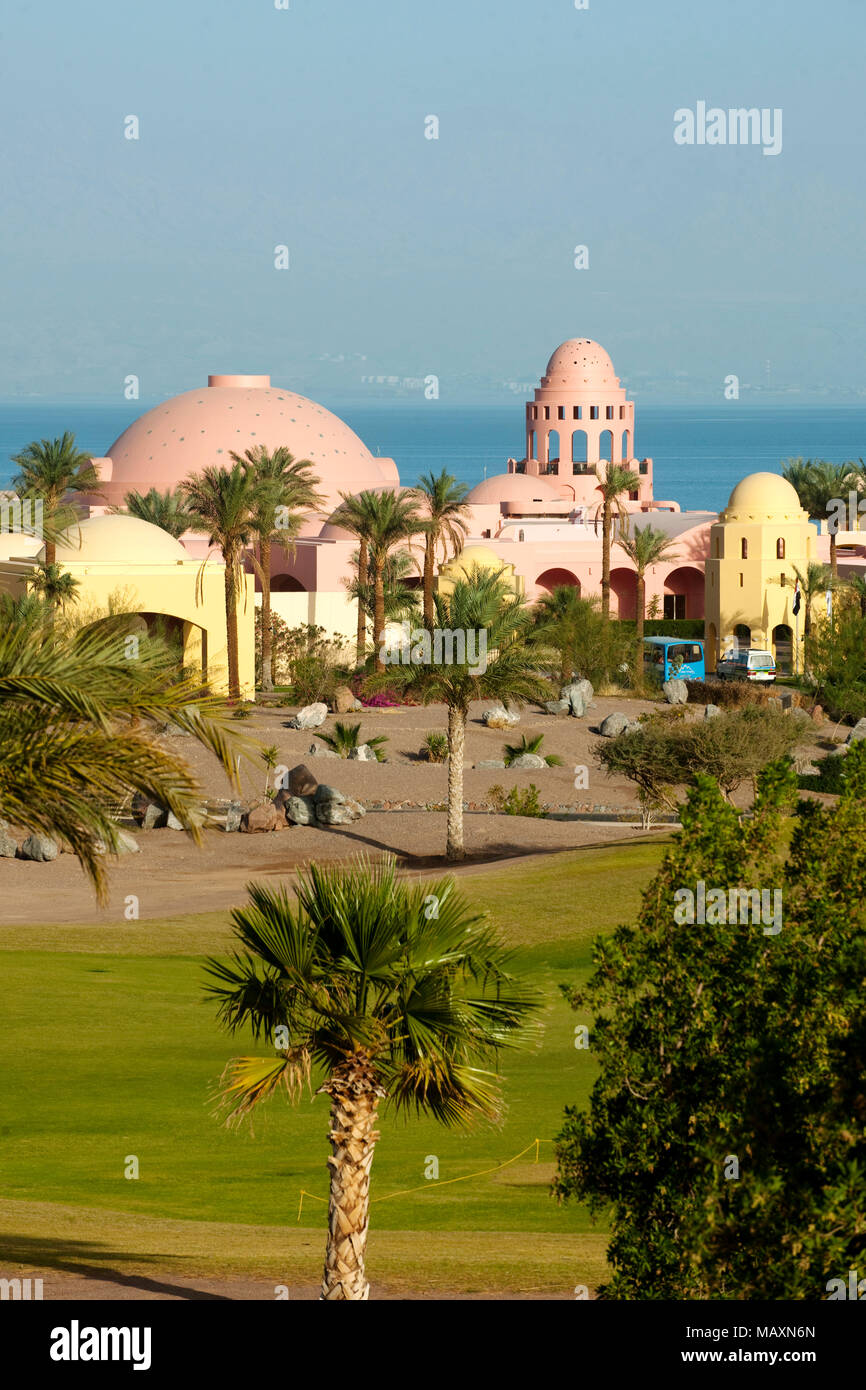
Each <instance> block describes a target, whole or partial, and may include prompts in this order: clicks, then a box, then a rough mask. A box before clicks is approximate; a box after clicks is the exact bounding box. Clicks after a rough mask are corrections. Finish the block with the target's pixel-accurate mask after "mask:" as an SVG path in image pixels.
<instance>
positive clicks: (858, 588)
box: [843, 574, 866, 618]
mask: <svg viewBox="0 0 866 1390" xmlns="http://www.w3.org/2000/svg"><path fill="white" fill-rule="evenodd" d="M843 582H844V585H845V588H846V589H847V590H848V592H849V593H850V594H851V595H852V597H853V598H854V599H855V600H856V602H857V604H858V605H859V608H860V617H861V618H866V576H864V575H862V574H847V575H846V576H845V579H844V581H843Z"/></svg>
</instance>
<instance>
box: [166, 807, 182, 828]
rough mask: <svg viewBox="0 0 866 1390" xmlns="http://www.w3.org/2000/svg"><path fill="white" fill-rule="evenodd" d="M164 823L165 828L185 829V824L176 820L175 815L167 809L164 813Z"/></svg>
mask: <svg viewBox="0 0 866 1390" xmlns="http://www.w3.org/2000/svg"><path fill="white" fill-rule="evenodd" d="M165 824H166V827H167V829H169V830H185V829H186V826H184V825H182V824H181V822H180V821H179V820H178V818H177V816H175V815H173V814H172V812H171V811H168V812H167V814H166V819H165Z"/></svg>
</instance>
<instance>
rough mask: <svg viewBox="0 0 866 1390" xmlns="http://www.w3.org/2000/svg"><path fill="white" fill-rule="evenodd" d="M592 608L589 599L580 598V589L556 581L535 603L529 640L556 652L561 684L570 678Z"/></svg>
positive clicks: (592, 603) (591, 600)
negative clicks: (533, 625) (532, 628)
mask: <svg viewBox="0 0 866 1390" xmlns="http://www.w3.org/2000/svg"><path fill="white" fill-rule="evenodd" d="M595 602H597V600H595ZM593 609H594V601H593V599H591V598H581V595H580V589H579V588H578V587H577V586H576V585H574V584H558V585H557V587H556V588H555V589H552V590H551V592H550V593H549V594H542V596H541V598H540V599H539V600H538V602H537V603H536V605H535V610H534V612H535V631H534V633H533V638H532V640H533V642H538V643H539V644H541V645H542V646H550V647H552V648H553V649H554V651H555V652H556V653H557V655H558V657H559V679H560V683H561V684H562V685H566V684H567V683H568V681H570V680H571V677H572V674H573V671H574V665H575V662H576V661H577V659H578V645H579V642H580V638H581V635H582V634H583V632H584V630H585V627H586V620H587V615H588V613H589V612H590V610H593Z"/></svg>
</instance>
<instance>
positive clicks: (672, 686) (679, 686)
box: [662, 679, 689, 705]
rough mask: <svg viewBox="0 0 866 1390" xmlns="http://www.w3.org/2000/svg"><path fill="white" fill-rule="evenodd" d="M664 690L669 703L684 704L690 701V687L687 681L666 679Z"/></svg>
mask: <svg viewBox="0 0 866 1390" xmlns="http://www.w3.org/2000/svg"><path fill="white" fill-rule="evenodd" d="M662 690H663V691H664V696H665V699H666V700H667V702H668V704H669V705H684V704H686V702H687V701H688V698H689V687H688V686H687V685H686V683H685V681H681V680H676V679H674V680H672V681H665V683H664V685H663V686H662Z"/></svg>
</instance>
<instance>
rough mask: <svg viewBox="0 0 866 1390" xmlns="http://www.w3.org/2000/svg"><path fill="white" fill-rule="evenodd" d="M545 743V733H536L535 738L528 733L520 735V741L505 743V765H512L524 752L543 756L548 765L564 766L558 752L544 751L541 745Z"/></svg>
mask: <svg viewBox="0 0 866 1390" xmlns="http://www.w3.org/2000/svg"><path fill="white" fill-rule="evenodd" d="M543 743H544V734H536V735H535V737H534V738H528V737H527V735H526V734H521V735H520V742H519V743H506V745H505V750H504V751H505V758H504V761H505V766H506V767H511V765H512V763H513V762H515V760H516V759H517V758H522V757H523V755H524V753H534V754H535V755H536V757H539V758H543V759H544V761H545V762H546V763H547V766H548V767H562V765H563V764H562V758H561V757H560V756H559V754H558V753H542V751H541V745H542V744H543Z"/></svg>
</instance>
